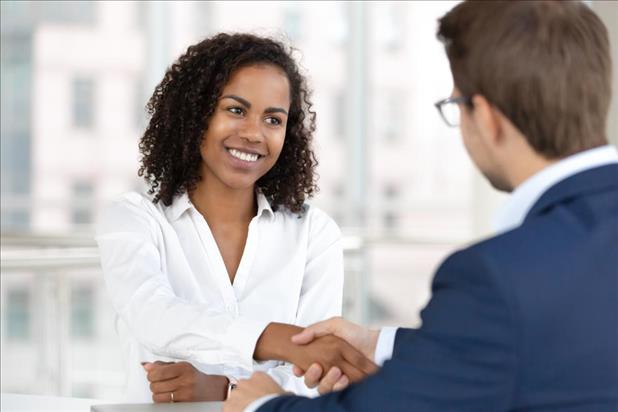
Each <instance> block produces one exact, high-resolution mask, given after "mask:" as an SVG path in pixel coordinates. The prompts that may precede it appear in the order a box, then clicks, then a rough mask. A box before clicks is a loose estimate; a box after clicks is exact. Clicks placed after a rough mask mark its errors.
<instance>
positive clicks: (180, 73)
mask: <svg viewBox="0 0 618 412" xmlns="http://www.w3.org/2000/svg"><path fill="white" fill-rule="evenodd" d="M147 108H148V111H149V113H150V114H151V119H150V123H149V125H148V127H147V129H146V131H145V133H144V135H143V137H142V139H141V142H140V152H141V154H142V163H141V167H140V169H139V175H140V176H143V177H144V178H145V179H146V181H147V182H148V184H149V185H150V190H149V192H148V195H141V194H137V193H129V194H127V195H124V196H123V197H122V198H121V199H120V200H119V201H117V202H115V203H114V204H112V205H111V206H110V207H109V208H108V210H107V211H106V212H105V213H104V216H103V218H102V220H101V223H100V224H99V227H98V233H97V242H98V244H99V248H100V252H101V261H102V266H103V272H104V276H105V281H106V285H107V287H108V290H109V292H110V295H111V298H112V302H113V304H114V307H115V309H116V311H117V313H118V315H119V316H118V322H117V327H118V329H119V333H120V335H121V337H122V339H123V342H124V345H125V349H126V353H127V365H128V368H129V375H128V392H129V393H128V394H129V399H130V400H133V401H145V400H149V399H151V397H152V399H153V400H154V401H155V402H170V401H183V400H222V399H225V396H226V393H227V390H228V388H229V386H230V382H234V379H236V378H239V377H246V376H248V375H250V373H251V372H252V371H254V370H262V371H267V372H268V373H269V374H270V375H271V376H273V377H274V378H275V379H276V380H277V381H278V382H279V383H281V384H282V385H283V386H284V387H285V388H286V389H288V390H292V391H295V392H303V391H305V392H306V391H307V390H308V389H307V388H306V387H304V384H303V383H302V381H301V380H299V379H298V378H296V377H294V375H293V373H292V371H291V369H290V367H289V366H288V365H284V364H283V363H282V362H277V361H268V362H259V363H258V362H256V361H255V360H266V359H278V360H282V361H287V362H292V363H295V364H297V365H299V366H301V368H302V367H305V368H306V367H308V366H309V365H310V360H311V359H314V360H315V359H316V358H317V359H319V358H320V357H322V358H324V357H325V356H330V359H325V360H324V362H323V363H328V362H336V361H335V360H333V359H334V358H333V356H332V355H325V353H331V352H332V350H331V349H332V348H336V350H335V352H337V353H339V355H337V356H339V358H340V359H341V360H342V363H343V366H342V369H345V367H347V368H348V370H347V371H345V370H344V371H345V372H346V373H347V374H348V375H354V373H355V372H356V369H355V368H354V367H351V366H350V364H352V365H354V363H351V362H348V363H346V362H347V361H343V358H345V357H347V359H348V360H349V359H350V358H351V357H353V356H356V355H355V354H354V353H352V352H351V347H349V346H346V344H345V343H343V341H341V340H338V339H337V338H332V337H331V340H330V341H328V342H327V341H322V342H321V343H320V342H316V345H314V346H313V347H311V345H309V346H306V347H302V350H300V349H299V347H295V346H294V345H292V344H291V342H290V336H291V335H293V334H294V333H296V332H297V331H298V328H297V327H294V326H291V325H286V324H294V325H307V324H311V323H314V322H316V321H319V320H322V319H325V318H328V317H331V316H334V315H337V314H339V313H340V311H341V300H342V285H343V263H342V249H341V234H340V231H339V229H338V227H337V225H336V224H335V223H334V221H333V220H332V219H330V218H329V217H328V216H326V215H325V214H324V213H323V212H321V211H320V210H318V209H316V208H315V207H313V206H309V205H307V204H305V200H306V198H307V197H308V196H311V195H312V194H313V193H314V192H315V190H316V185H315V173H314V168H315V166H316V160H315V156H314V154H313V151H312V149H311V138H312V134H313V131H314V129H315V114H314V112H312V111H311V103H310V101H309V93H308V90H307V87H306V83H305V80H304V78H303V76H302V75H301V74H300V72H299V70H298V67H297V65H296V63H295V62H294V60H293V59H292V57H291V56H290V53H289V52H288V51H287V50H286V48H285V47H284V46H283V45H281V44H280V43H278V42H276V41H273V40H270V39H266V38H260V37H256V36H252V35H247V34H236V35H228V34H219V35H217V36H214V37H212V38H209V39H206V40H204V41H202V42H200V43H198V44H196V45H193V46H191V47H189V48H188V50H187V52H186V53H185V54H184V55H183V56H181V57H180V58H179V60H178V61H177V62H175V63H174V64H173V65H172V66H171V67H170V68H169V69H168V70H167V73H166V74H165V77H164V78H163V80H162V81H161V83H160V84H159V85H158V86H157V88H156V89H155V92H154V94H153V96H152V97H151V99H150V101H149V102H148V105H147ZM328 345H330V346H328ZM335 357H336V356H335ZM179 360H182V361H184V362H180V363H175V362H176V361H179ZM154 361H157V362H155V363H153V362H154ZM162 361H168V362H169V361H172V362H174V363H165V362H162ZM140 363H143V364H144V368H145V369H146V371H145V370H144V369H143V368H142V365H140ZM323 366H325V365H323ZM325 367H326V366H325ZM325 370H326V369H325ZM148 380H150V382H148ZM149 384H150V385H149ZM151 390H152V394H151Z"/></svg>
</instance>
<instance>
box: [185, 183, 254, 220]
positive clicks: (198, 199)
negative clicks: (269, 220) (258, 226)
mask: <svg viewBox="0 0 618 412" xmlns="http://www.w3.org/2000/svg"><path fill="white" fill-rule="evenodd" d="M189 197H190V199H191V202H192V203H193V205H194V206H195V208H196V209H197V210H198V212H200V213H201V214H202V216H204V218H205V219H206V221H207V222H208V224H209V225H212V224H213V223H215V222H217V223H224V224H229V223H239V222H250V221H251V219H252V218H253V217H254V216H255V214H256V212H257V201H256V197H255V190H254V188H247V189H232V188H230V187H228V186H225V185H224V184H223V183H222V182H220V181H218V180H217V179H206V178H203V179H202V181H201V182H199V183H198V184H197V187H196V188H195V190H194V191H193V192H192V193H190V195H189Z"/></svg>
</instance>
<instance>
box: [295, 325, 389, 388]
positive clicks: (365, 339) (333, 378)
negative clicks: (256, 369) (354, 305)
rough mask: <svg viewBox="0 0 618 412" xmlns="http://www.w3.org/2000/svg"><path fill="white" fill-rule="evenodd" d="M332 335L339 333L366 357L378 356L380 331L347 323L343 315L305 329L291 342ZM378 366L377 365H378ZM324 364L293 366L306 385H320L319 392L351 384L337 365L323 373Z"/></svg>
mask: <svg viewBox="0 0 618 412" xmlns="http://www.w3.org/2000/svg"><path fill="white" fill-rule="evenodd" d="M328 334H333V335H335V336H338V337H340V338H342V339H344V340H346V341H347V342H348V343H350V344H351V345H352V346H354V347H355V348H356V349H358V350H360V351H361V352H362V353H363V354H364V355H365V356H366V357H367V358H369V359H373V358H374V357H375V349H376V345H377V341H378V335H379V332H378V331H374V330H369V329H367V328H363V327H362V326H359V325H356V324H354V323H352V322H348V321H346V320H344V319H342V318H340V317H335V318H331V319H328V320H325V321H323V322H319V323H316V324H314V325H311V326H309V327H307V328H305V329H304V330H303V331H302V332H301V333H299V334H297V335H294V336H293V337H292V341H293V342H294V343H298V344H307V343H308V342H312V341H313V340H314V339H316V338H318V337H321V336H324V335H328ZM376 369H377V367H376ZM323 373H324V370H323V369H322V367H321V366H320V365H319V364H317V363H314V364H312V365H311V366H310V367H309V368H303V367H302V366H301V365H294V374H295V375H296V376H298V377H300V376H303V375H304V376H305V384H306V385H307V386H308V387H310V388H314V387H316V386H317V387H318V392H319V393H320V394H325V393H328V392H332V391H337V390H342V389H344V388H345V387H346V386H348V384H349V382H350V380H349V379H348V376H346V375H345V374H343V373H342V372H341V370H340V369H339V368H337V367H331V368H330V369H329V370H328V373H327V374H326V375H324V376H323Z"/></svg>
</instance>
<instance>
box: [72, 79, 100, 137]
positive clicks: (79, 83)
mask: <svg viewBox="0 0 618 412" xmlns="http://www.w3.org/2000/svg"><path fill="white" fill-rule="evenodd" d="M94 88H95V84H94V80H93V79H92V78H89V77H78V78H75V79H74V80H73V126H75V127H76V128H80V129H91V128H93V126H94V112H95V110H94V97H95V96H94Z"/></svg>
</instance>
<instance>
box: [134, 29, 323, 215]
mask: <svg viewBox="0 0 618 412" xmlns="http://www.w3.org/2000/svg"><path fill="white" fill-rule="evenodd" d="M291 53H292V51H291V50H288V48H286V47H285V46H284V45H283V44H282V43H280V42H278V41H275V40H272V39H268V38H263V37H258V36H254V35H251V34H226V33H221V34H217V35H216V36H214V37H211V38H208V39H205V40H203V41H201V42H200V43H197V44H195V45H193V46H190V47H189V48H188V49H187V51H186V53H185V54H183V55H182V56H180V58H179V59H178V61H176V62H175V63H174V64H172V66H171V67H169V68H168V69H167V72H166V73H165V76H164V77H163V80H162V81H161V83H159V85H158V86H157V87H156V89H155V91H154V93H153V95H152V97H151V98H150V100H149V101H148V104H147V105H146V109H147V111H148V114H149V115H150V116H151V117H150V122H149V124H148V127H147V128H146V131H145V132H144V135H143V136H142V138H141V141H140V143H139V150H140V153H141V155H142V159H141V166H140V168H139V171H138V175H139V176H143V177H144V178H145V179H146V181H147V182H148V184H149V185H150V190H149V192H148V193H149V194H151V195H154V197H153V202H155V203H156V202H158V201H162V202H163V204H165V205H166V206H169V205H170V204H172V201H173V199H174V197H175V196H176V195H179V194H182V193H184V192H189V193H190V192H191V191H193V190H194V189H195V187H196V185H197V183H198V182H199V181H200V179H201V162H202V158H201V155H200V144H201V143H202V137H203V136H204V132H205V131H206V129H207V128H208V122H209V120H210V118H211V116H212V114H213V113H214V111H215V108H216V106H217V101H218V99H219V97H220V94H221V92H222V90H223V88H224V86H225V84H226V83H227V81H228V79H229V78H230V75H231V74H232V73H233V72H234V71H235V70H238V69H239V68H241V67H246V66H251V65H255V64H272V65H275V66H277V67H279V68H281V69H282V70H283V72H285V74H286V75H287V77H288V80H289V82H290V108H289V114H288V122H287V128H286V133H285V141H284V144H283V148H282V150H281V154H280V156H279V159H278V160H277V162H276V163H275V165H274V166H273V168H272V169H271V170H269V171H268V173H266V174H265V175H264V176H262V177H261V178H260V179H259V180H258V181H257V186H258V187H259V188H260V189H261V190H262V193H263V194H264V195H265V196H266V197H267V198H268V199H269V200H270V202H271V206H272V207H273V208H274V209H275V210H276V209H277V207H278V206H284V207H287V208H288V209H289V210H290V211H292V212H294V213H300V212H302V210H303V204H304V201H305V198H306V197H310V196H312V195H313V194H314V193H315V192H316V191H317V185H316V174H315V167H316V166H317V160H316V157H315V154H314V153H313V151H312V149H311V139H312V136H313V132H314V131H315V112H314V111H313V110H312V104H311V101H310V100H309V98H310V91H309V89H308V87H307V84H306V81H305V79H304V77H303V76H302V75H301V73H300V71H299V68H298V66H297V64H296V62H295V61H294V59H293V58H292V56H291Z"/></svg>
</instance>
